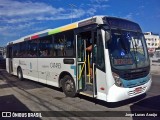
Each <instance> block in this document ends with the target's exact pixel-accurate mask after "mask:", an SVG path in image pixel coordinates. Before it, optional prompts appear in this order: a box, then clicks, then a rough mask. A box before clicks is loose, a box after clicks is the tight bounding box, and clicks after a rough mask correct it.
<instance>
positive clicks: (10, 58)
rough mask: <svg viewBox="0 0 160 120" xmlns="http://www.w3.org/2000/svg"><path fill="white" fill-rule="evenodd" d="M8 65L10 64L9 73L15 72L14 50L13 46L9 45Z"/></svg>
mask: <svg viewBox="0 0 160 120" xmlns="http://www.w3.org/2000/svg"><path fill="white" fill-rule="evenodd" d="M8 58H9V60H8V66H9V73H12V72H13V52H12V46H9V47H8Z"/></svg>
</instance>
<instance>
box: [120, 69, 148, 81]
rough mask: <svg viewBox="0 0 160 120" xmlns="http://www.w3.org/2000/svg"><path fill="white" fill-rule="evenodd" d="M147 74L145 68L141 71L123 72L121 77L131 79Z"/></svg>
mask: <svg viewBox="0 0 160 120" xmlns="http://www.w3.org/2000/svg"><path fill="white" fill-rule="evenodd" d="M148 74H149V71H147V70H145V71H141V72H133V73H124V74H123V75H122V78H123V79H126V80H132V79H138V78H142V77H146V76H147V75H148Z"/></svg>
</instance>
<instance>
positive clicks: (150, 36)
mask: <svg viewBox="0 0 160 120" xmlns="http://www.w3.org/2000/svg"><path fill="white" fill-rule="evenodd" d="M144 37H145V39H146V42H147V47H148V52H149V53H151V54H153V53H154V52H155V49H156V48H158V47H160V37H159V35H158V34H154V33H152V32H145V33H144Z"/></svg>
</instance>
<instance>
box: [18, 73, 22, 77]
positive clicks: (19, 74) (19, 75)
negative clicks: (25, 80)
mask: <svg viewBox="0 0 160 120" xmlns="http://www.w3.org/2000/svg"><path fill="white" fill-rule="evenodd" d="M18 78H19V79H21V78H22V76H21V72H20V71H18Z"/></svg>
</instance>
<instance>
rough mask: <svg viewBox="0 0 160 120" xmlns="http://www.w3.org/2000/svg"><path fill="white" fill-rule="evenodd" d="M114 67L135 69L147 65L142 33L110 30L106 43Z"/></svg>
mask: <svg viewBox="0 0 160 120" xmlns="http://www.w3.org/2000/svg"><path fill="white" fill-rule="evenodd" d="M106 45H107V46H106V47H108V50H109V54H110V60H111V64H112V66H113V67H114V68H115V69H135V68H142V67H146V66H148V65H149V58H148V53H147V48H146V43H145V39H144V35H143V34H142V33H139V32H132V31H125V30H117V29H115V30H113V29H112V30H111V39H110V40H109V41H108V42H107V44H106Z"/></svg>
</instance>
